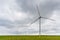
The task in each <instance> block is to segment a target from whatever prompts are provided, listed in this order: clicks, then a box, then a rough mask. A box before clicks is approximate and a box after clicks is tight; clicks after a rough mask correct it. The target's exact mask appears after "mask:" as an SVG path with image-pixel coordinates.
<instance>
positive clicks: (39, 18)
mask: <svg viewBox="0 0 60 40" xmlns="http://www.w3.org/2000/svg"><path fill="white" fill-rule="evenodd" d="M36 8H37V12H38V15H39V17H38V18H37V19H35V20H34V21H33V22H31V24H30V25H32V24H33V23H35V22H36V21H37V20H39V34H41V18H43V19H48V20H51V21H55V20H53V19H50V18H46V17H42V16H41V15H40V11H39V8H38V6H36Z"/></svg>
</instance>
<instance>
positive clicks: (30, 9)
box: [0, 0, 60, 34]
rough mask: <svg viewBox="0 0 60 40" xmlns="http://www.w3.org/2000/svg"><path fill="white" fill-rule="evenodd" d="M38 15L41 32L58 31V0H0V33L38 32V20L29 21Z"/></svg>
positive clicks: (59, 5)
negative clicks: (41, 17) (40, 17)
mask: <svg viewBox="0 0 60 40" xmlns="http://www.w3.org/2000/svg"><path fill="white" fill-rule="evenodd" d="M36 5H38V8H39V11H40V15H41V16H43V17H47V18H51V19H54V20H55V21H51V20H48V19H41V33H42V34H59V33H60V31H59V30H60V22H59V20H60V19H59V18H60V0H0V34H38V33H39V24H38V23H39V22H38V21H36V22H35V23H33V24H32V25H30V23H31V22H32V21H34V20H35V19H36V18H38V16H39V15H38V13H37V9H36Z"/></svg>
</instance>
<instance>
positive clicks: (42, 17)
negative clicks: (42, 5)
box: [41, 17, 55, 21]
mask: <svg viewBox="0 0 60 40" xmlns="http://www.w3.org/2000/svg"><path fill="white" fill-rule="evenodd" d="M41 18H44V19H49V20H52V21H55V20H53V19H50V18H46V17H41Z"/></svg>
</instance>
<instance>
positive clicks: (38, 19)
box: [31, 17, 40, 24]
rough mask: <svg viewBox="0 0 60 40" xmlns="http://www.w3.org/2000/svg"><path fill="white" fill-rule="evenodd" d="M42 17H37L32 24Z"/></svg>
mask: <svg viewBox="0 0 60 40" xmlns="http://www.w3.org/2000/svg"><path fill="white" fill-rule="evenodd" d="M39 19H40V17H38V18H37V19H35V20H34V21H33V22H31V24H33V23H35V22H36V21H37V20H39Z"/></svg>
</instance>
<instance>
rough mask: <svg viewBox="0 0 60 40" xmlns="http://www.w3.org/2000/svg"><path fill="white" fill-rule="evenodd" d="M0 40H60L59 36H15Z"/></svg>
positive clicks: (0, 38) (0, 37)
mask: <svg viewBox="0 0 60 40" xmlns="http://www.w3.org/2000/svg"><path fill="white" fill-rule="evenodd" d="M0 40H60V36H46V35H44V36H43V35H40V36H37V35H36V36H29V35H28V36H26V35H25V36H24V35H21V36H20V35H19V36H18V35H16V36H14V35H13V36H0Z"/></svg>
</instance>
